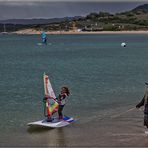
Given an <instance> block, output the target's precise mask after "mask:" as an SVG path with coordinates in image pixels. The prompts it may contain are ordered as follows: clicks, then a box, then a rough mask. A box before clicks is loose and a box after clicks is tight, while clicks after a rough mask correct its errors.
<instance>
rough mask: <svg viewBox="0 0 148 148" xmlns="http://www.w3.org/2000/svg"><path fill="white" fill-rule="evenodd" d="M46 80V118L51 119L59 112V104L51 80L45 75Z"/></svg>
mask: <svg viewBox="0 0 148 148" xmlns="http://www.w3.org/2000/svg"><path fill="white" fill-rule="evenodd" d="M43 80H44V91H45V96H46V98H47V99H46V102H45V107H46V114H47V115H46V116H48V117H51V116H52V114H53V113H55V112H57V111H58V107H59V104H58V103H57V102H56V96H55V93H54V91H53V88H52V86H51V83H50V80H49V77H48V75H46V74H44V75H43Z"/></svg>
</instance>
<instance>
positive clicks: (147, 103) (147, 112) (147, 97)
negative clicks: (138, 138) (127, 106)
mask: <svg viewBox="0 0 148 148" xmlns="http://www.w3.org/2000/svg"><path fill="white" fill-rule="evenodd" d="M145 84H146V87H147V89H146V92H145V94H144V97H143V99H142V100H141V101H140V103H138V104H137V105H136V108H140V107H141V106H144V126H146V127H147V128H148V83H145Z"/></svg>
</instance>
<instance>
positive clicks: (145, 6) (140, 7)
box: [132, 4, 148, 12]
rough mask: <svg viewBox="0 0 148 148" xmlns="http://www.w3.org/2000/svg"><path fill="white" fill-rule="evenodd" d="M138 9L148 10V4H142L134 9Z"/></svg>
mask: <svg viewBox="0 0 148 148" xmlns="http://www.w3.org/2000/svg"><path fill="white" fill-rule="evenodd" d="M137 10H144V11H146V12H148V4H144V5H140V6H138V7H136V8H135V9H133V10H132V11H137Z"/></svg>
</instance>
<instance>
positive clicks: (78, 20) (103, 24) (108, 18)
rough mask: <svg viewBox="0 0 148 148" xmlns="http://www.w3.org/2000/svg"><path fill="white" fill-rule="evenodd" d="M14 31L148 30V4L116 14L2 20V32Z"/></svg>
mask: <svg viewBox="0 0 148 148" xmlns="http://www.w3.org/2000/svg"><path fill="white" fill-rule="evenodd" d="M4 24H5V28H6V31H8V32H13V31H17V30H21V29H30V28H31V29H34V30H36V31H40V30H44V31H70V30H73V31H124V30H148V4H144V5H141V6H138V7H136V8H135V9H132V10H130V11H125V12H121V13H116V14H110V13H108V12H92V13H90V14H88V15H86V16H84V17H80V16H76V17H65V18H53V19H15V20H6V21H0V32H3V30H4Z"/></svg>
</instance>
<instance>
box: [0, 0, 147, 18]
mask: <svg viewBox="0 0 148 148" xmlns="http://www.w3.org/2000/svg"><path fill="white" fill-rule="evenodd" d="M142 4H148V1H144V0H143V1H130V2H129V1H120V2H119V0H118V1H117V0H116V1H111V0H104V1H103V2H102V1H99V0H91V1H89V0H81V1H79V0H75V1H72V0H64V1H62V0H54V2H53V0H32V1H31V0H25V1H24V0H0V20H3V19H24V18H61V17H67V16H85V15H87V14H89V13H90V12H100V11H106V12H110V13H117V12H124V11H128V10H131V9H133V8H135V7H137V6H139V5H142Z"/></svg>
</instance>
